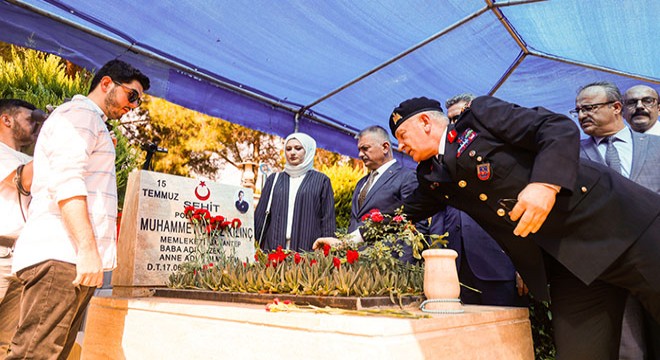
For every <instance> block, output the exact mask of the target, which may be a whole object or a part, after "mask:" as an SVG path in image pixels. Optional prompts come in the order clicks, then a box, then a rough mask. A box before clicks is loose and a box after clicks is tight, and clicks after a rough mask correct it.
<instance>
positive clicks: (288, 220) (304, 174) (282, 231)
mask: <svg viewBox="0 0 660 360" xmlns="http://www.w3.org/2000/svg"><path fill="white" fill-rule="evenodd" d="M284 153H285V156H286V164H285V166H284V172H282V173H279V174H277V180H276V181H275V178H276V174H272V175H270V176H269V177H268V179H266V184H264V187H263V191H262V192H261V198H260V200H259V205H257V208H256V209H255V211H254V231H255V233H256V239H257V241H259V245H260V247H261V248H262V249H263V250H266V251H268V250H274V249H276V248H277V247H278V246H282V248H284V249H291V250H294V251H311V250H312V244H314V241H315V240H316V239H317V238H319V237H327V236H334V233H335V200H334V194H333V192H332V186H331V185H330V179H329V178H328V177H327V176H326V175H325V174H322V173H320V172H318V171H316V170H314V169H313V166H314V155H315V154H316V141H314V139H312V138H311V137H310V136H309V135H307V134H303V133H293V134H291V135H289V136H287V137H286V139H285V140H284ZM273 182H275V184H274V185H273ZM271 193H272V195H271ZM271 196H272V198H271ZM269 202H270V209H269V213H270V215H269V219H268V220H267V219H266V217H267V210H268V205H269Z"/></svg>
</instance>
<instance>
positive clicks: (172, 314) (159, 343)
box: [82, 297, 534, 360]
mask: <svg viewBox="0 0 660 360" xmlns="http://www.w3.org/2000/svg"><path fill="white" fill-rule="evenodd" d="M464 308H465V313H463V314H452V315H432V317H431V318H422V319H406V318H394V317H385V316H382V317H381V316H377V317H366V316H356V315H329V314H315V313H299V312H275V313H271V312H267V311H266V310H265V307H264V306H263V305H255V304H237V303H223V302H213V301H204V300H186V299H172V298H157V297H144V298H121V297H94V298H93V299H92V301H91V305H90V308H89V310H88V314H87V326H86V329H85V337H84V342H83V346H82V358H83V359H113V360H115V359H228V358H233V359H264V358H268V359H310V358H311V359H332V360H337V359H406V360H408V359H521V360H532V359H534V349H533V344H532V335H531V327H530V322H529V318H528V311H527V308H507V307H495V306H471V305H467V306H465V307H464ZM407 310H410V309H407ZM413 311H418V310H413ZM420 314H421V312H420Z"/></svg>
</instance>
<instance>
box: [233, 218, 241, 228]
mask: <svg viewBox="0 0 660 360" xmlns="http://www.w3.org/2000/svg"><path fill="white" fill-rule="evenodd" d="M241 225H242V224H241V219H234V220H232V221H231V227H233V228H234V229H238V228H239V227H241Z"/></svg>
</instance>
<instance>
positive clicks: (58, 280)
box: [7, 260, 95, 360]
mask: <svg viewBox="0 0 660 360" xmlns="http://www.w3.org/2000/svg"><path fill="white" fill-rule="evenodd" d="M16 275H17V276H18V278H19V279H20V281H21V283H22V284H23V287H24V288H23V296H22V298H21V309H20V319H19V325H18V329H17V330H16V334H15V335H14V338H13V340H12V343H11V353H10V354H9V357H8V358H7V359H12V360H14V359H60V360H64V359H66V358H67V356H68V355H69V352H71V349H72V347H73V345H74V343H75V340H76V335H77V334H78V329H80V325H81V324H82V321H83V315H84V311H85V309H86V307H87V304H88V303H89V301H90V300H91V299H92V296H93V295H94V290H95V288H93V287H86V286H73V284H72V282H73V280H74V279H75V278H76V265H74V264H70V263H66V262H62V261H56V260H48V261H44V262H41V263H38V264H36V265H33V266H30V267H28V268H25V269H23V270H20V271H19V272H18V273H17V274H16Z"/></svg>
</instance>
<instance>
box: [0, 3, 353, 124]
mask: <svg viewBox="0 0 660 360" xmlns="http://www.w3.org/2000/svg"><path fill="white" fill-rule="evenodd" d="M5 1H6V2H8V3H10V4H12V5H15V6H18V7H20V8H23V9H25V10H28V11H30V12H33V13H35V14H37V15H41V16H44V17H47V18H49V19H51V20H54V21H56V22H59V23H61V24H64V25H66V26H70V27H72V28H74V29H76V30H79V31H82V32H84V33H86V34H89V35H92V36H94V37H97V38H99V39H101V40H104V41H107V42H109V43H111V44H114V45H117V46H119V47H122V48H125V49H126V50H128V51H131V52H134V53H136V54H138V55H142V56H145V57H147V58H149V59H153V60H156V61H158V62H160V63H163V64H165V65H167V66H171V67H172V68H174V69H176V70H179V71H182V72H185V73H188V74H191V75H194V76H197V77H199V78H202V79H204V80H206V81H209V82H210V83H212V84H215V85H217V86H219V87H221V88H223V89H226V90H229V91H232V92H235V93H238V94H241V95H244V96H247V97H249V98H252V99H255V100H258V101H260V102H264V103H267V104H269V105H271V106H273V107H276V108H280V109H283V110H286V111H288V112H290V113H292V114H294V115H295V114H297V113H299V111H298V110H297V109H295V108H291V107H288V106H286V105H283V104H282V103H280V102H278V101H276V100H273V99H270V98H267V97H264V96H261V95H259V94H255V93H253V92H250V91H247V90H245V89H243V88H240V87H238V86H235V85H232V84H228V83H226V82H224V81H221V80H218V79H216V78H214V77H213V76H211V75H208V74H205V73H203V72H200V71H198V70H196V69H193V68H190V67H188V66H186V65H183V64H180V63H178V62H176V61H173V60H171V59H168V58H166V57H164V56H162V55H159V54H156V53H153V52H151V51H149V50H146V49H142V48H141V47H140V46H138V45H136V44H132V43H130V42H126V41H122V40H118V39H116V38H113V37H111V36H108V35H106V34H103V33H100V32H98V31H95V30H93V29H89V28H87V27H84V26H82V25H79V24H76V23H75V22H73V21H71V20H68V19H66V18H63V17H61V16H58V15H55V14H52V13H49V12H48V11H45V10H42V9H39V8H37V7H35V6H33V5H31V4H26V3H25V2H23V1H21V0H5ZM305 117H307V118H309V119H311V120H314V121H316V122H319V123H321V124H324V125H326V126H330V127H332V128H334V129H337V130H341V131H343V132H345V133H347V134H349V135H355V134H356V133H357V132H355V131H354V130H350V129H347V128H346V126H345V125H340V124H337V123H335V122H332V121H329V120H324V119H321V118H319V117H316V116H314V115H312V114H307V115H305ZM296 127H297V124H296Z"/></svg>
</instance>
